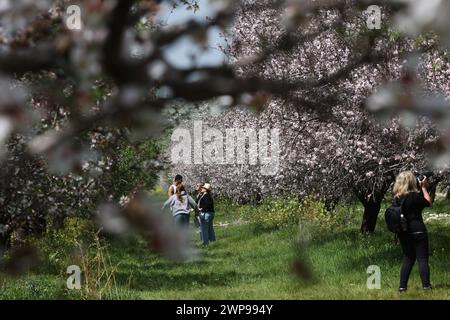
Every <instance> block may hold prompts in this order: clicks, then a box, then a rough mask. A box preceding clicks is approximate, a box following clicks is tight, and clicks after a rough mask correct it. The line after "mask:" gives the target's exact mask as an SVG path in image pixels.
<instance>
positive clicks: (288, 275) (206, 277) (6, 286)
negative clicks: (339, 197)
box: [0, 205, 450, 299]
mask: <svg viewBox="0 0 450 320" xmlns="http://www.w3.org/2000/svg"><path fill="white" fill-rule="evenodd" d="M432 211H433V212H439V213H443V212H450V207H449V206H448V205H437V206H435V207H434V209H432ZM380 217H381V215H380ZM235 220H236V217H234V216H233V215H232V214H230V213H227V212H225V211H222V212H218V216H217V224H218V225H219V224H220V225H225V226H220V227H219V226H217V227H216V233H217V238H218V241H217V242H216V243H213V244H212V245H210V247H208V248H206V249H200V250H201V253H202V257H201V259H200V260H198V261H193V262H188V263H175V262H171V261H168V260H166V259H164V258H161V257H158V256H155V255H154V254H151V253H150V252H149V251H148V250H147V248H146V245H145V243H144V242H143V241H142V240H141V239H139V238H132V239H128V240H126V241H118V240H111V241H109V244H108V252H109V255H110V258H111V264H112V265H113V266H117V270H116V272H115V279H116V285H115V286H113V287H112V289H113V290H112V291H111V292H110V293H109V294H108V295H105V296H104V297H107V298H123V299H449V298H450V290H449V288H450V273H449V267H450V224H449V223H446V222H433V223H429V224H428V228H429V232H430V241H431V250H432V255H431V260H430V265H431V275H432V282H433V284H434V286H435V289H434V290H433V291H432V292H424V291H422V290H421V289H420V279H419V276H418V271H417V267H414V269H413V272H412V276H411V279H410V283H409V291H408V292H407V293H405V294H401V295H400V294H399V293H397V286H398V277H399V269H400V263H401V252H400V248H399V246H398V245H395V244H394V243H393V241H392V238H393V237H392V234H390V233H389V232H387V231H386V230H385V228H384V221H382V220H380V221H379V222H380V223H379V225H378V228H377V232H376V233H375V234H374V235H372V236H362V235H360V234H359V232H358V229H357V226H356V225H355V226H352V227H349V228H348V229H345V230H344V231H342V232H339V233H330V234H325V235H322V236H321V237H319V238H318V239H317V240H314V241H311V242H310V243H309V247H308V249H307V253H308V259H309V260H310V263H311V265H312V268H313V279H312V280H310V281H306V282H305V281H303V280H301V279H299V278H297V277H296V276H294V275H293V274H292V272H291V269H290V266H291V264H292V262H293V261H294V259H295V257H296V254H297V253H296V252H297V251H296V247H295V246H294V243H295V239H296V237H297V235H298V230H297V228H296V227H291V228H284V229H281V230H273V231H258V230H256V229H255V228H254V227H253V226H252V225H249V224H240V225H233V224H230V225H226V223H228V222H230V221H235ZM194 243H195V245H196V246H198V247H199V241H198V239H197V235H195V236H194ZM370 265H378V266H379V267H380V268H381V289H380V290H368V289H367V286H366V282H367V277H368V274H367V273H366V270H367V267H368V266H370ZM66 278H67V275H66V274H65V270H62V271H61V272H59V273H58V274H55V272H53V271H52V272H48V273H46V272H42V271H41V272H39V273H31V274H28V275H27V276H25V277H21V278H18V279H11V278H5V277H4V276H2V279H1V280H0V298H1V299H17V298H23V299H29V298H37V299H55V298H57V299H59V298H61V299H67V298H69V299H70V298H79V297H80V295H79V293H78V292H77V291H69V290H67V289H66V288H65V285H66Z"/></svg>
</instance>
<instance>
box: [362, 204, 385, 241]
mask: <svg viewBox="0 0 450 320" xmlns="http://www.w3.org/2000/svg"><path fill="white" fill-rule="evenodd" d="M382 199H383V198H382V197H379V198H378V199H374V198H373V197H371V199H370V200H369V201H364V202H363V205H364V214H363V220H362V223H361V232H362V233H373V232H374V231H375V227H376V225H377V220H378V214H379V212H380V208H381V201H382Z"/></svg>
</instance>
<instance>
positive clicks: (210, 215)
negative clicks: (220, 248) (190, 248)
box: [198, 183, 216, 246]
mask: <svg viewBox="0 0 450 320" xmlns="http://www.w3.org/2000/svg"><path fill="white" fill-rule="evenodd" d="M200 193H201V196H200V198H199V200H198V209H199V210H200V239H201V240H202V241H203V245H205V246H207V245H208V244H209V242H210V241H216V234H215V232H214V226H213V221H214V216H215V212H214V201H213V198H212V196H211V185H210V184H209V183H205V184H203V186H201V189H200Z"/></svg>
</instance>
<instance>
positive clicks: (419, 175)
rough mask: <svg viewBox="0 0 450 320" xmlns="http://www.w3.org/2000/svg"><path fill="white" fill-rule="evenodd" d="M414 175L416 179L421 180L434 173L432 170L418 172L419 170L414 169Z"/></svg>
mask: <svg viewBox="0 0 450 320" xmlns="http://www.w3.org/2000/svg"><path fill="white" fill-rule="evenodd" d="M415 175H416V179H417V181H422V180H423V179H425V178H428V179H429V178H431V177H433V176H434V173H433V172H432V171H426V172H423V173H420V172H417V171H416V172H415Z"/></svg>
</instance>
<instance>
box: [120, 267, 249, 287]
mask: <svg viewBox="0 0 450 320" xmlns="http://www.w3.org/2000/svg"><path fill="white" fill-rule="evenodd" d="M237 276H238V273H237V272H235V271H227V272H220V273H201V272H192V271H189V269H188V268H186V270H185V271H184V272H182V273H181V274H173V273H169V272H167V270H151V269H145V270H144V269H135V270H126V271H123V272H117V273H116V280H117V281H118V282H119V283H123V284H125V283H127V284H128V283H129V287H130V289H132V290H140V291H152V290H171V289H173V290H186V289H192V288H199V287H205V286H208V287H211V286H213V287H214V286H216V287H223V286H227V285H229V284H230V283H232V282H233V281H235V280H236V279H237ZM240 276H242V275H240Z"/></svg>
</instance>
